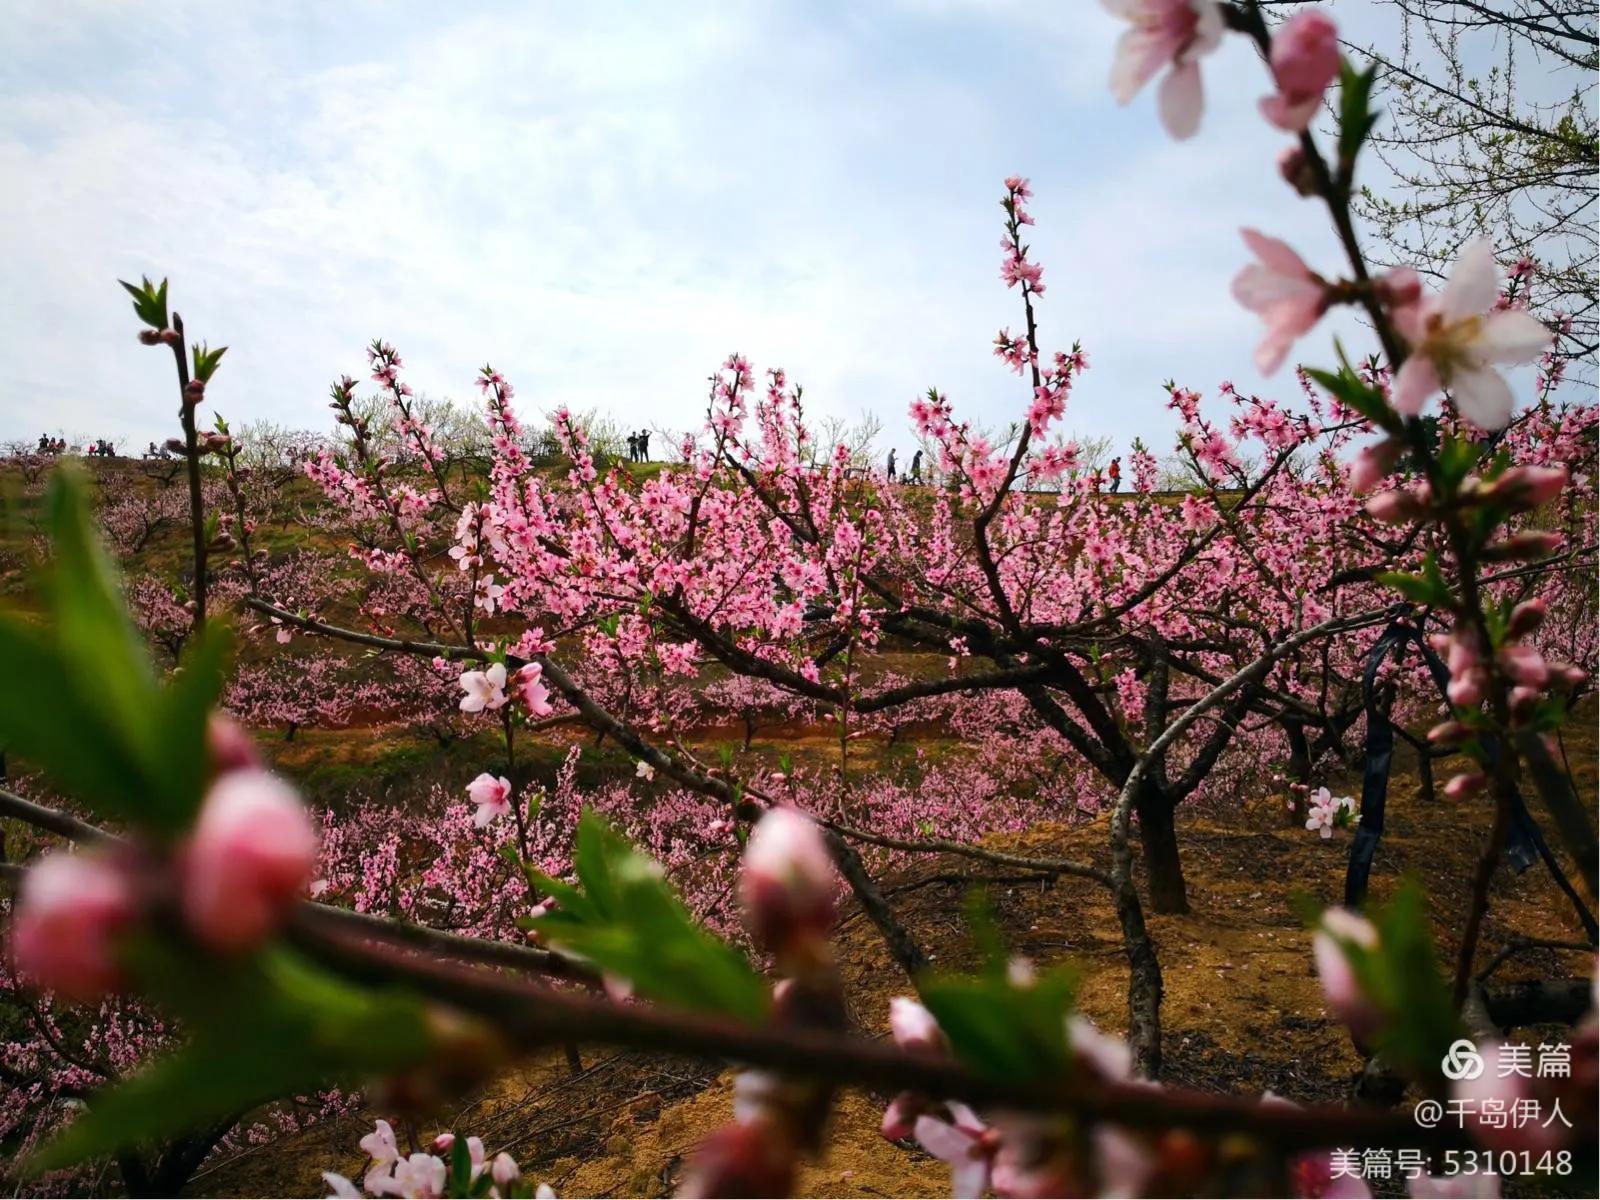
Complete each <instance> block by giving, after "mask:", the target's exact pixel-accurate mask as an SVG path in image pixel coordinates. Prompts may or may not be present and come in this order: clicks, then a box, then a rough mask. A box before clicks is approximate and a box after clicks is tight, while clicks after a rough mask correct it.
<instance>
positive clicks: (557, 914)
mask: <svg viewBox="0 0 1600 1200" xmlns="http://www.w3.org/2000/svg"><path fill="white" fill-rule="evenodd" d="M573 862H574V867H575V870H576V874H577V877H578V882H577V883H576V884H571V883H567V882H565V881H563V880H560V879H554V878H552V877H550V876H549V875H546V874H544V873H542V872H540V871H537V870H535V869H533V868H532V867H529V866H527V865H525V864H524V866H523V871H524V873H525V874H526V876H527V878H528V883H529V885H530V886H531V887H533V888H534V889H535V890H536V891H540V892H543V893H545V894H547V895H549V896H550V897H551V898H553V899H554V900H555V902H556V906H555V908H554V909H553V910H552V911H551V912H549V913H548V914H546V915H545V916H543V917H525V918H523V919H521V920H520V921H518V924H519V925H521V926H522V927H523V928H524V929H531V930H535V931H536V932H538V934H539V935H540V936H541V937H542V938H544V939H545V940H546V941H547V942H549V943H550V944H551V945H553V946H557V947H559V948H560V949H562V950H564V951H566V952H568V953H570V954H573V955H576V956H577V957H579V958H582V959H584V960H585V961H587V962H590V963H593V964H594V965H595V966H596V967H598V968H600V969H601V970H603V971H606V972H609V973H610V974H613V975H617V976H619V977H621V978H623V979H626V980H627V981H628V982H629V983H630V984H631V985H632V986H633V989H634V991H635V992H636V993H637V994H639V995H641V996H644V997H645V998H647V999H650V1000H657V1001H660V1002H662V1003H664V1004H672V1005H676V1006H679V1007H682V1008H688V1009H695V1010H698V1011H701V1012H712V1013H719V1014H722V1015H725V1016H730V1017H736V1018H738V1019H739V1020H743V1021H752V1022H754V1021H760V1020H761V1019H762V1018H763V1017H765V1016H766V1013H767V1009H768V1007H769V989H768V986H767V981H766V980H765V979H763V978H762V976H761V975H760V974H759V973H757V971H756V970H755V968H754V967H752V966H751V964H750V961H749V959H748V958H746V957H745V955H744V954H743V953H742V952H741V951H739V950H738V949H736V948H735V947H734V946H732V945H730V944H728V943H727V942H725V941H723V940H722V939H720V938H718V937H716V936H714V935H713V934H711V933H710V932H708V931H707V930H706V929H704V928H703V927H702V926H701V925H700V924H699V923H698V922H697V921H696V920H695V919H694V917H693V915H692V914H690V912H689V910H688V909H687V908H686V907H684V904H683V901H682V900H680V899H679V898H678V895H677V893H676V892H675V891H674V890H673V888H672V885H671V884H669V883H668V882H667V880H666V877H665V875H664V873H663V872H662V869H661V865H660V864H659V863H657V862H656V861H655V860H654V859H652V858H650V857H648V856H647V855H644V854H641V853H639V851H638V850H636V849H635V848H634V847H633V846H632V845H631V844H630V843H629V842H628V840H627V839H626V838H624V837H623V836H622V835H620V834H618V833H617V832H616V831H615V830H613V829H612V828H611V827H610V826H609V825H607V824H606V823H605V821H604V820H602V819H601V818H600V817H599V816H597V815H596V814H595V813H594V812H593V811H592V810H589V809H585V810H584V813H583V816H582V817H581V818H580V819H579V821H578V840H577V849H576V853H575V854H574V856H573Z"/></svg>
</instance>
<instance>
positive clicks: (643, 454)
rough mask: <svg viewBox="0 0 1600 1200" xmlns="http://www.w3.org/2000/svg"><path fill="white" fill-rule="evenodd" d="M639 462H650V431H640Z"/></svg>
mask: <svg viewBox="0 0 1600 1200" xmlns="http://www.w3.org/2000/svg"><path fill="white" fill-rule="evenodd" d="M639 461H640V462H649V461H650V431H649V430H648V429H641V430H639Z"/></svg>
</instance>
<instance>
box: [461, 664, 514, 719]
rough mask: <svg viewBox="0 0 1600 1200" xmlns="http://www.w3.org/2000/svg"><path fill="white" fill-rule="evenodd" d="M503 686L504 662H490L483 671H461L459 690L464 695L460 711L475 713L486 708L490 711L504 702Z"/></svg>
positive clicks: (504, 675) (504, 684) (504, 677)
mask: <svg viewBox="0 0 1600 1200" xmlns="http://www.w3.org/2000/svg"><path fill="white" fill-rule="evenodd" d="M505 687H506V667H505V664H504V663H492V664H490V666H489V667H488V669H487V670H483V671H463V672H462V673H461V690H462V691H464V692H465V693H466V695H465V696H463V697H462V698H461V711H462V712H465V713H476V712H483V711H485V710H486V709H487V710H488V711H490V712H492V711H494V710H495V709H497V708H500V707H502V706H503V705H504V704H505V702H506V692H505Z"/></svg>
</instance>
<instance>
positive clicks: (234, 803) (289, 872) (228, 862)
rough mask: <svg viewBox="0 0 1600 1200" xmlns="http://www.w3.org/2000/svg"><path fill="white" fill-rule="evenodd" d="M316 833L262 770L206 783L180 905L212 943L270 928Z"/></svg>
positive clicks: (290, 796) (226, 944) (304, 870)
mask: <svg viewBox="0 0 1600 1200" xmlns="http://www.w3.org/2000/svg"><path fill="white" fill-rule="evenodd" d="M316 859H317V837H316V834H315V833H314V832H313V830H312V828H311V821H310V819H309V818H308V817H307V815H306V811H305V808H304V807H303V806H302V805H301V803H300V798H299V797H298V796H297V795H296V794H295V792H294V789H293V788H291V787H290V786H289V785H288V784H286V783H284V782H283V780H281V779H279V778H278V777H277V776H275V775H270V774H268V773H267V772H266V771H262V770H244V771H232V772H229V773H228V774H226V775H223V776H222V777H221V778H220V779H218V780H217V782H216V783H214V784H213V785H212V787H211V791H210V793H209V794H207V796H206V799H205V803H204V804H203V805H202V807H201V810H200V819H199V821H198V822H197V823H196V825H195V830H194V835H193V837H192V838H191V839H190V841H189V845H188V848H187V851H186V853H185V856H184V863H183V911H184V915H185V916H186V917H187V918H188V921H189V925H190V927H191V928H192V929H193V930H194V933H195V936H196V937H198V938H199V939H200V940H201V941H202V942H204V943H205V944H206V945H208V946H210V947H212V948H213V949H215V950H221V951H239V950H247V949H249V948H250V947H252V946H254V945H256V944H257V943H258V942H260V941H261V940H262V939H263V938H265V937H266V936H267V935H268V934H270V933H271V932H272V931H273V930H274V929H275V928H276V927H277V925H278V923H279V922H280V921H281V920H282V919H283V917H284V915H285V914H286V913H287V911H288V909H289V907H290V906H291V905H292V904H293V903H294V899H295V897H296V896H297V895H298V894H299V893H300V892H301V890H302V889H304V888H305V886H306V884H307V883H308V882H309V881H310V878H311V870H312V867H313V866H314V865H315V864H316Z"/></svg>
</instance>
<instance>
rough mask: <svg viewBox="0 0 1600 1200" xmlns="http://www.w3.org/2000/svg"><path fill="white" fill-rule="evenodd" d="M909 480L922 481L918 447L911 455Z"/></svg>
mask: <svg viewBox="0 0 1600 1200" xmlns="http://www.w3.org/2000/svg"><path fill="white" fill-rule="evenodd" d="M911 482H912V483H921V482H922V451H921V449H920V448H919V449H918V450H917V452H916V453H915V454H913V455H912V456H911Z"/></svg>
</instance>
